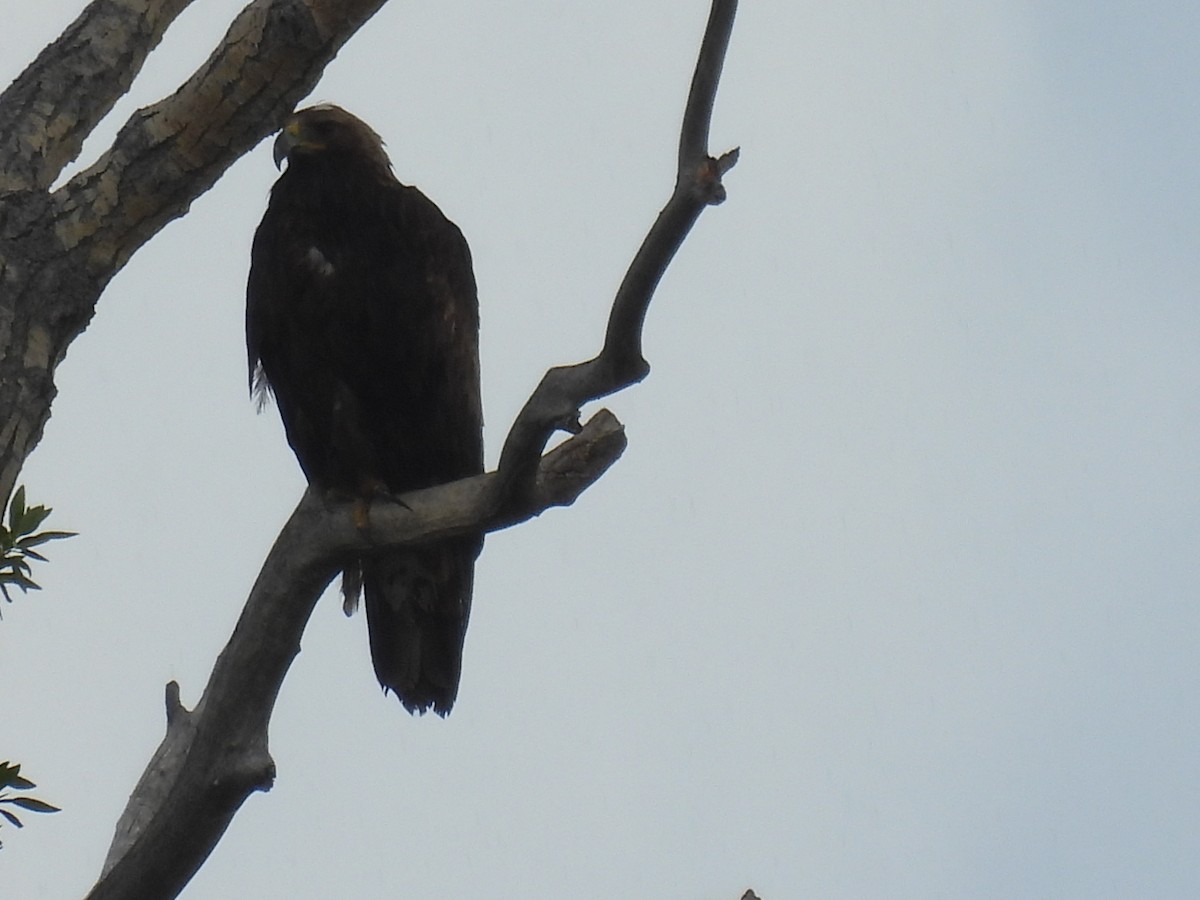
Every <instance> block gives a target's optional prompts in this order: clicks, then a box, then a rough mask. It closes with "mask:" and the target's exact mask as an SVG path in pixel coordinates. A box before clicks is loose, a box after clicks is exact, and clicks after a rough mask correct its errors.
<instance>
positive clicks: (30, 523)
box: [0, 487, 75, 603]
mask: <svg viewBox="0 0 1200 900" xmlns="http://www.w3.org/2000/svg"><path fill="white" fill-rule="evenodd" d="M48 515H50V508H49V507H46V506H26V505H25V488H24V487H19V488H17V491H16V493H15V494H13V498H12V503H10V504H9V506H8V525H7V526H5V525H2V524H0V593H3V594H4V599H5V600H7V601H8V602H9V603H12V597H11V596H10V595H9V593H8V588H9V586H10V585H11V586H15V587H19V588H20V589H21V593H26V592H28V591H40V590H41V586H40V585H39V584H38V583H37V582H35V581H34V580H33V579H32V578H30V577H29V575H30V569H29V561H30V560H31V559H32V560H37V561H38V562H45V561H46V557H44V556H42V554H40V553H38V551H36V550H34V549H33V548H34V547H37V546H40V545H41V544H44V543H46V542H47V541H57V540H60V539H62V538H68V537H74V536H75V532H73V531H38V528H40V527H41V524H42V523H43V522H45V521H46V517H47V516H48Z"/></svg>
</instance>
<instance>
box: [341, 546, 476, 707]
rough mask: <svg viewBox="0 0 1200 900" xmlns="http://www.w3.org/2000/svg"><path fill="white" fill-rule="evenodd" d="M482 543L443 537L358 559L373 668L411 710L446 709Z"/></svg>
mask: <svg viewBox="0 0 1200 900" xmlns="http://www.w3.org/2000/svg"><path fill="white" fill-rule="evenodd" d="M479 549H480V542H479V541H477V540H458V541H444V542H441V543H439V544H437V545H436V546H433V547H422V548H418V549H409V550H401V551H397V552H394V553H388V554H386V555H383V556H378V557H369V558H367V559H364V560H362V562H361V578H362V591H363V598H364V602H365V605H366V610H367V632H368V634H369V637H370V642H371V661H372V662H373V663H374V665H375V675H376V677H377V678H378V679H379V683H380V684H381V685H382V686H383V688H384V690H385V691H387V690H391V691H394V692H395V694H396V696H397V697H398V698H399V700H400V702H401V703H402V704H404V708H405V709H407V710H408V711H409V712H417V713H424V712H425V711H426V710H428V709H429V708H430V707H432V708H433V710H434V712H437V713H438V714H439V715H443V716H444V715H446V714H447V713H448V712H450V709H451V707H452V706H453V705H454V698H455V697H456V696H457V695H458V681H459V676H460V675H461V673H462V650H463V640H464V639H465V637H466V633H467V619H468V618H469V616H470V612H471V587H472V584H473V582H474V573H475V557H476V556H477V555H478V554H479Z"/></svg>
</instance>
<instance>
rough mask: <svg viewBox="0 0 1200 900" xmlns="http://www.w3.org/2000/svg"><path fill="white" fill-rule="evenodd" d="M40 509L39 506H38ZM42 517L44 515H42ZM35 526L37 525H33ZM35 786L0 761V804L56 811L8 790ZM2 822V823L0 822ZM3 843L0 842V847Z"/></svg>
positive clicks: (12, 816)
mask: <svg viewBox="0 0 1200 900" xmlns="http://www.w3.org/2000/svg"><path fill="white" fill-rule="evenodd" d="M39 509H40V507H39ZM43 518H44V517H43ZM34 527H37V526H34ZM34 787H37V785H36V784H34V783H33V782H32V781H30V780H29V779H28V778H23V777H22V776H21V764H20V763H10V762H8V760H5V761H4V762H0V804H8V805H9V806H18V807H20V808H21V809H27V810H29V811H30V812H39V813H52V812H58V807H57V806H51V805H50V804H49V803H46V802H45V801H44V800H38V799H36V798H35V797H14V796H12V795H11V794H10V793H9V791H10V789H11V790H17V791H27V790H29V789H30V788H34ZM0 816H3V817H4V818H5V819H7V820H8V821H9V822H10V823H11V824H12V825H13V827H14V828H22V827H24V826H23V825H22V824H21V820H20V819H18V818H17V816H16V813H13V812H10V811H9V810H8V809H5V808H4V807H3V806H0ZM0 824H3V823H0ZM3 846H4V844H3V843H0V847H3Z"/></svg>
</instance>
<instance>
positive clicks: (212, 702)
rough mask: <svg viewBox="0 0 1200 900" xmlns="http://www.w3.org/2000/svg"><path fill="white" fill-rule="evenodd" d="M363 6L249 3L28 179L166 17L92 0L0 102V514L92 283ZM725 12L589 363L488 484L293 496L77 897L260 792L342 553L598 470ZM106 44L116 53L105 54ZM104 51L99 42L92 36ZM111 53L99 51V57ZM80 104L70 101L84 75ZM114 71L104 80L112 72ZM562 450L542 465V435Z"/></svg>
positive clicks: (190, 193) (297, 0)
mask: <svg viewBox="0 0 1200 900" xmlns="http://www.w3.org/2000/svg"><path fill="white" fill-rule="evenodd" d="M383 2H384V0H255V2H252V3H250V5H249V6H247V7H246V8H245V9H244V10H243V11H242V13H241V14H240V15H239V16H238V17H237V19H236V20H235V21H234V23H233V24H232V26H231V28H230V30H229V32H228V34H227V35H226V37H225V38H224V40H223V41H222V43H221V44H220V46H218V47H217V49H216V50H215V51H214V53H213V54H212V56H211V57H210V58H209V60H208V61H207V62H206V63H205V65H204V66H202V67H201V69H200V70H199V71H198V72H196V74H195V75H194V76H193V77H192V78H191V79H189V81H188V82H187V83H186V84H184V85H183V86H182V87H181V88H180V89H179V90H178V91H177V92H176V93H175V94H173V95H172V96H170V97H168V98H166V99H164V100H162V101H160V102H159V103H157V104H154V105H153V106H150V107H147V108H145V109H142V110H139V111H138V112H137V113H135V114H134V115H133V116H132V117H131V118H130V119H129V121H128V122H127V123H126V124H125V126H124V127H123V128H122V129H121V131H120V133H119V134H118V136H117V138H116V140H115V142H114V143H113V146H112V147H111V148H110V149H109V151H108V152H106V153H105V154H104V155H103V156H102V157H101V158H100V159H99V160H98V161H97V163H96V164H95V165H93V166H92V167H90V168H89V169H88V170H87V171H85V172H82V173H80V174H79V175H76V176H75V177H74V178H72V179H71V180H70V181H69V182H67V184H65V185H64V186H63V187H62V188H60V189H58V190H57V191H54V192H53V193H51V192H50V191H49V189H48V186H49V184H50V183H52V182H53V180H54V179H55V178H56V177H57V175H58V174H59V173H60V172H61V171H62V168H63V167H64V166H65V165H66V164H67V163H68V162H69V161H70V160H71V159H73V158H74V157H75V155H77V153H78V152H79V147H80V145H81V144H82V141H83V139H84V138H85V137H86V135H87V134H88V133H89V132H90V131H91V130H92V128H93V127H94V125H95V124H96V122H98V121H99V119H100V118H101V117H102V116H103V114H104V112H106V111H107V110H109V109H111V107H112V104H113V103H114V102H115V100H116V99H117V98H118V97H119V96H120V95H121V93H123V92H124V90H126V89H127V87H128V84H129V82H131V81H132V78H133V75H134V74H135V72H136V70H137V68H139V67H140V66H141V64H142V62H143V60H144V59H145V56H146V55H147V54H148V53H149V52H150V50H152V49H153V47H154V46H155V45H156V44H157V42H158V40H159V39H160V38H161V36H162V34H163V32H164V31H165V29H166V28H167V26H168V25H169V24H170V22H171V21H172V20H173V19H174V18H175V16H177V15H178V13H179V12H180V11H181V10H182V9H183V8H184V7H186V5H187V0H159V2H154V0H142V2H137V0H126V2H120V3H118V2H116V0H96V2H94V3H93V4H91V5H90V6H89V7H88V8H87V10H86V11H85V12H84V14H83V15H82V16H81V17H80V19H79V20H77V21H76V23H74V24H73V25H72V26H71V28H69V29H68V32H67V33H66V34H64V36H63V38H61V39H60V40H59V41H57V42H55V44H53V45H51V47H49V48H47V50H46V51H44V52H43V53H42V54H41V55H40V56H39V57H38V59H37V60H36V61H35V62H34V64H33V65H31V66H30V68H29V69H27V70H26V72H25V73H23V74H22V75H21V76H20V78H18V79H17V81H16V82H14V84H13V86H12V87H11V88H10V89H9V90H8V91H6V92H5V93H4V94H3V95H0V162H3V163H4V165H3V166H2V167H0V168H2V170H3V172H4V175H3V176H2V177H3V180H2V181H0V497H6V496H8V494H9V493H10V492H11V490H12V487H13V485H14V484H15V481H16V478H17V475H18V473H19V472H20V469H21V467H22V466H23V464H24V461H25V459H26V458H27V456H28V454H29V452H30V451H32V449H33V447H34V446H35V445H36V444H37V442H38V440H39V439H40V437H41V432H42V428H43V426H44V425H45V422H46V419H47V418H48V416H49V410H50V404H51V402H52V400H53V398H54V393H55V387H54V381H53V377H54V370H55V367H56V366H57V364H58V362H59V361H60V360H61V359H62V358H63V355H64V354H65V353H66V350H67V347H68V346H69V345H70V343H71V341H73V340H74V339H75V337H77V336H78V335H79V334H80V333H81V332H82V331H83V330H84V328H86V326H87V324H88V322H89V321H90V319H91V316H92V315H93V312H94V309H95V304H96V302H97V299H98V298H99V296H100V293H101V292H102V290H103V288H104V287H105V286H106V285H107V283H108V281H109V280H110V279H111V278H112V276H113V275H114V274H115V273H116V272H117V271H119V270H120V268H121V267H122V266H123V265H124V264H125V263H126V262H127V261H128V259H129V258H130V256H131V255H132V254H133V253H134V252H135V251H136V250H137V249H138V248H140V247H141V246H142V245H143V244H144V243H145V242H146V241H148V240H149V239H150V238H151V237H152V236H153V235H154V234H155V233H157V231H158V230H159V229H161V228H162V227H163V225H165V224H166V223H167V222H168V221H170V220H171V219H173V218H175V217H177V216H180V215H183V214H184V213H185V212H186V211H187V209H188V206H189V205H190V203H191V201H192V200H194V199H195V198H196V197H197V196H199V195H200V194H201V193H203V192H204V191H205V190H207V189H208V188H209V187H210V186H211V185H212V184H213V183H214V182H215V181H216V180H217V179H218V178H219V177H220V175H221V174H222V173H223V172H224V171H225V169H226V168H228V167H229V166H230V165H231V164H232V163H233V162H234V161H235V160H236V159H237V158H238V157H239V156H240V155H241V154H242V153H244V152H246V150H248V149H249V148H250V147H252V146H254V145H255V144H256V143H257V142H258V141H259V140H261V139H262V138H263V137H265V136H266V135H267V134H269V133H271V132H273V131H274V130H276V129H277V127H278V125H279V123H280V122H281V121H282V118H283V117H284V116H285V115H286V113H287V112H289V111H290V110H291V109H292V108H293V106H294V105H295V103H296V102H297V101H298V100H299V99H301V98H302V97H303V96H304V95H306V94H307V93H308V92H309V91H310V90H311V89H312V87H313V85H314V84H315V83H316V81H317V79H318V78H319V77H320V74H321V72H322V70H323V68H324V66H325V65H326V64H327V63H328V62H329V60H330V59H332V57H333V56H334V54H335V53H336V52H337V50H338V49H339V48H340V47H341V45H342V44H343V43H344V42H345V41H346V40H347V39H348V38H349V37H350V36H351V35H352V34H353V33H354V32H355V31H356V30H357V29H358V27H359V26H361V25H362V24H363V23H364V22H365V21H366V20H367V19H368V18H370V16H371V15H372V14H373V13H374V12H375V11H376V10H377V9H378V8H379V7H380V6H381V5H382V3H383ZM735 8H736V2H734V0H714V3H713V7H712V13H711V16H710V19H709V25H708V29H707V32H706V34H705V38H704V42H703V45H702V48H701V53H700V59H699V62H698V64H697V68H696V74H695V76H694V79H693V83H692V89H691V93H690V95H689V99H688V104H687V111H686V113H685V119H684V123H683V128H682V134H681V140H680V152H679V169H678V174H677V178H676V184H675V189H674V191H673V193H672V195H671V197H670V200H669V201H668V203H667V205H666V207H665V208H664V209H663V210H662V212H661V213H660V215H659V217H658V219H657V221H656V222H655V223H654V225H653V227H652V228H651V229H650V232H649V233H648V234H647V236H646V238H645V240H644V242H643V244H642V246H641V248H640V249H639V251H638V253H637V255H636V257H635V258H634V260H633V263H632V264H631V265H630V268H629V270H628V272H627V274H626V276H625V279H624V281H623V282H622V284H621V287H620V289H619V291H618V293H617V296H616V298H615V300H614V303H613V308H612V312H611V315H610V319H609V324H608V329H607V333H606V336H605V341H604V346H603V349H602V350H601V352H600V354H599V355H598V356H596V357H595V358H594V359H592V360H589V361H587V362H584V363H580V364H578V365H575V366H568V367H560V368H555V369H551V370H550V371H549V372H547V374H546V375H545V377H544V378H543V379H542V382H541V384H540V385H539V386H538V388H537V390H536V391H535V392H534V394H533V395H532V396H531V397H530V398H529V400H528V401H527V403H526V405H525V407H524V408H523V409H522V411H521V413H520V415H519V416H518V417H517V419H516V421H515V422H514V424H513V427H512V430H511V431H510V433H509V435H508V438H507V439H506V441H505V444H504V448H503V452H502V455H501V460H500V466H499V469H498V472H497V473H493V474H491V475H485V476H479V477H477V478H472V479H466V480H464V481H460V482H456V483H454V484H450V485H443V486H441V487H438V488H433V489H430V490H428V491H420V492H414V493H412V494H409V495H406V496H405V497H403V498H401V501H402V502H400V503H396V504H388V503H375V504H373V505H372V507H371V510H370V523H369V527H368V528H367V529H365V530H364V529H360V528H358V527H356V525H355V523H354V518H353V515H352V512H351V510H350V509H348V508H346V507H344V506H336V505H334V506H330V505H328V503H327V502H326V501H325V500H324V499H323V498H321V497H319V496H316V495H315V494H312V493H311V492H310V493H308V494H306V495H305V497H304V498H303V499H302V501H301V503H300V505H299V506H298V507H297V509H296V511H295V513H293V515H292V517H291V519H289V521H288V523H287V524H286V525H285V526H284V529H283V531H282V532H281V533H280V535H279V537H278V539H277V541H276V543H275V546H274V547H273V548H272V550H271V552H270V554H269V555H268V557H267V559H266V561H265V563H264V566H263V569H262V571H261V573H260V575H259V578H258V580H257V581H256V583H255V585H254V587H253V589H252V591H251V595H250V598H249V600H248V601H247V604H246V607H245V609H244V610H243V613H242V616H241V619H240V620H239V622H238V625H237V627H236V628H235V631H234V634H233V636H232V637H231V639H230V641H229V643H228V645H227V646H226V648H225V649H224V651H223V652H222V654H221V656H220V657H219V658H218V660H217V663H216V665H215V666H214V669H213V673H212V675H211V677H210V680H209V683H208V685H207V687H206V688H205V691H204V694H203V695H202V697H201V700H200V702H199V703H198V704H197V706H196V708H195V709H193V710H190V711H189V710H187V709H185V708H184V707H183V706H182V704H181V703H180V701H179V688H178V686H177V685H174V684H171V685H169V686H168V688H167V734H166V737H165V738H164V740H163V742H162V744H161V746H160V747H159V749H158V751H157V752H156V753H155V755H154V757H153V758H152V760H151V761H150V764H149V766H148V767H147V769H146V771H145V773H144V774H143V776H142V778H141V780H140V781H139V783H138V785H137V787H136V788H135V790H134V793H133V795H132V796H131V798H130V801H129V805H128V807H127V808H126V811H125V813H124V815H123V816H122V818H121V821H120V823H119V824H118V826H117V829H116V834H115V836H114V841H113V845H112V848H111V850H110V853H109V859H108V860H107V861H106V864H105V870H104V873H103V874H102V875H101V878H100V880H99V882H97V884H96V886H95V887H94V888H93V890H92V892H91V894H90V895H89V896H90V897H92V898H117V897H119V898H140V897H146V898H162V897H172V896H175V895H176V894H177V893H178V892H179V891H180V890H181V889H182V888H183V886H184V885H185V884H186V883H187V881H188V880H189V879H190V878H191V876H192V875H193V874H194V873H195V871H196V870H197V868H198V867H199V866H200V865H201V864H202V863H203V861H204V860H205V859H206V858H207V856H208V854H209V853H210V852H211V850H212V848H213V847H214V846H215V845H216V843H217V841H218V840H219V839H220V837H221V835H222V834H223V833H224V831H225V829H226V827H227V826H228V824H229V822H230V821H231V820H232V817H233V815H234V814H235V813H236V811H237V809H238V808H239V807H240V806H241V803H242V802H243V801H244V800H245V798H246V797H247V796H248V795H249V794H250V793H251V792H252V791H254V790H265V789H267V788H269V787H270V784H271V782H272V779H273V777H274V763H273V761H272V760H271V757H270V754H269V752H268V749H267V728H268V724H269V720H270V715H271V711H272V708H273V706H274V702H275V697H276V695H277V693H278V690H279V686H280V685H281V683H282V681H283V678H284V676H285V675H286V672H287V670H288V667H289V666H290V664H291V661H292V660H293V659H294V657H295V655H296V653H297V652H298V651H299V641H300V635H301V633H302V631H303V629H304V627H305V624H306V622H307V620H308V617H309V615H310V613H311V610H312V607H313V606H314V605H315V603H316V601H317V599H318V598H319V596H320V595H321V593H322V591H323V590H324V589H325V587H326V586H327V585H328V583H329V582H330V580H331V579H332V578H333V576H334V575H335V573H336V572H337V570H338V568H339V565H340V563H339V561H340V560H344V559H345V558H346V557H347V556H349V555H353V554H360V553H364V552H370V551H372V550H378V549H381V548H384V547H394V546H400V545H403V544H406V543H415V542H419V541H426V540H429V539H431V538H432V539H436V538H440V537H447V536H451V535H455V534H461V533H466V532H476V531H491V530H495V529H497V528H502V527H507V526H509V525H512V524H516V523H518V522H520V521H523V520H525V519H527V518H529V517H530V516H534V515H538V514H539V513H540V512H542V511H543V510H545V509H547V508H548V507H550V506H554V505H569V504H570V503H571V502H573V501H574V499H575V498H576V497H577V496H578V495H579V494H580V493H581V492H582V491H583V490H584V489H586V488H587V486H589V485H590V484H592V483H594V482H595V481H596V480H597V479H598V478H599V477H600V476H601V475H602V474H603V473H604V471H605V470H606V469H607V468H608V467H609V466H610V465H611V464H612V463H613V462H614V461H615V460H616V459H617V458H618V457H619V456H620V454H621V452H622V450H623V449H624V446H625V441H624V434H623V430H622V428H621V425H620V423H619V422H617V421H616V419H615V418H614V417H613V416H612V415H611V414H609V413H608V412H607V411H603V410H602V411H601V412H600V413H598V414H597V415H596V416H595V417H593V419H592V420H591V421H590V422H589V423H588V424H587V426H584V427H581V426H580V425H579V414H580V408H581V407H582V406H583V405H584V404H585V403H587V402H589V401H591V400H594V399H597V398H599V397H603V396H605V395H607V394H611V393H613V392H615V391H618V390H620V389H622V388H624V387H627V386H629V385H631V384H634V383H636V382H638V381H640V380H641V379H642V378H644V377H645V376H646V374H647V373H648V371H649V366H648V364H647V363H646V361H645V359H644V358H643V356H642V349H641V332H642V324H643V321H644V319H645V315H646V311H647V308H648V306H649V303H650V300H651V297H652V296H653V292H654V289H655V287H656V286H657V284H658V282H659V279H660V278H661V276H662V274H663V272H664V271H665V269H666V267H667V265H668V264H669V263H670V261H671V259H672V258H673V256H674V254H675V252H676V250H677V249H678V248H679V246H680V244H681V243H682V242H683V240H684V239H685V237H686V236H687V234H688V233H689V231H690V229H691V227H692V225H693V224H694V223H695V221H696V219H697V218H698V217H699V214H700V212H701V211H702V210H703V209H704V207H705V206H707V205H709V204H714V203H719V202H721V201H722V200H723V199H724V188H723V187H722V185H721V176H722V175H723V174H724V173H725V172H726V171H727V170H728V169H729V168H730V167H731V166H732V165H733V163H734V162H735V160H736V151H735V152H733V153H729V154H725V155H723V156H721V157H719V158H713V157H711V156H709V155H708V151H707V149H706V146H705V144H706V141H707V134H708V128H709V118H710V116H711V111H712V105H713V100H714V97H715V92H716V87H717V78H718V76H719V73H720V71H721V68H722V64H723V59H724V54H725V49H726V47H727V45H728V40H729V35H730V30H731V27H732V22H733V16H734V11H735ZM116 38H119V40H116ZM109 40H116V44H114V45H113V46H107V45H106V43H105V42H106V41H109ZM117 45H119V48H118V49H119V51H120V52H119V53H117V55H116V56H113V55H112V54H113V53H114V52H117V51H116V50H114V47H117ZM99 65H103V66H104V67H105V73H106V74H105V75H103V76H97V77H98V81H97V84H96V86H95V91H96V94H95V96H93V97H75V96H73V94H74V93H79V94H84V93H86V90H82V89H80V87H79V85H80V84H82V83H84V79H88V81H87V86H88V87H87V90H91V89H92V82H91V80H90V78H91V76H90V75H89V73H91V72H93V70H94V69H95V67H96V66H99ZM120 66H124V67H125V68H124V71H123V72H122V71H117V69H118V68H119V67H120ZM560 429H562V430H566V431H569V432H572V433H573V434H574V435H575V436H574V437H572V438H571V439H569V440H568V441H566V442H565V443H564V444H563V445H562V446H560V447H558V448H556V449H555V450H553V451H551V452H550V453H548V454H545V455H543V454H544V451H545V447H546V444H547V442H548V441H549V439H550V438H551V436H552V435H553V434H554V432H555V431H556V430H560Z"/></svg>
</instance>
